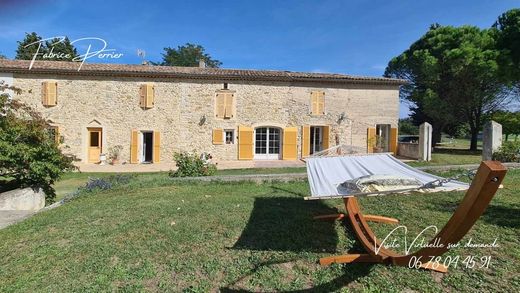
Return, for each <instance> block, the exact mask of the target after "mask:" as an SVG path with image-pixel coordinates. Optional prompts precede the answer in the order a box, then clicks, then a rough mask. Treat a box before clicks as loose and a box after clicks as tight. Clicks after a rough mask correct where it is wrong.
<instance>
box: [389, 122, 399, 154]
mask: <svg viewBox="0 0 520 293" xmlns="http://www.w3.org/2000/svg"><path fill="white" fill-rule="evenodd" d="M397 137H398V136H397V128H390V151H391V152H392V153H394V155H397Z"/></svg>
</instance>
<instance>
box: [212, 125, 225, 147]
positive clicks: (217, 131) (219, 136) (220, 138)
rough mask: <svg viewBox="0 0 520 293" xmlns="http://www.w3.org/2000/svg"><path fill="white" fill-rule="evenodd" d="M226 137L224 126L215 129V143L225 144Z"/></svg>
mask: <svg viewBox="0 0 520 293" xmlns="http://www.w3.org/2000/svg"><path fill="white" fill-rule="evenodd" d="M223 143H224V137H223V134H222V128H215V129H213V144H223Z"/></svg>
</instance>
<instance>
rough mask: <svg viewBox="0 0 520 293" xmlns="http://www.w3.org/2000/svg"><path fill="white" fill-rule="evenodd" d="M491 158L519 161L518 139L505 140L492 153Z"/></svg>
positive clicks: (519, 146) (519, 148)
mask: <svg viewBox="0 0 520 293" xmlns="http://www.w3.org/2000/svg"><path fill="white" fill-rule="evenodd" d="M493 160H497V161H501V162H518V163H520V141H517V142H515V141H506V142H504V143H503V144H502V146H501V147H500V148H499V149H498V151H496V152H494V153H493Z"/></svg>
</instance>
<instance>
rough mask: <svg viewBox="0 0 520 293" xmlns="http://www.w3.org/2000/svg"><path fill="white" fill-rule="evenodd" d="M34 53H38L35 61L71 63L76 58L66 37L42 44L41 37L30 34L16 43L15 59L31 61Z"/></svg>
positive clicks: (76, 54)
mask: <svg viewBox="0 0 520 293" xmlns="http://www.w3.org/2000/svg"><path fill="white" fill-rule="evenodd" d="M38 47H40V49H39V50H38ZM36 52H38V55H37V56H36V60H51V61H72V59H73V58H74V57H77V56H78V52H77V50H76V48H75V47H74V45H72V44H71V42H70V40H69V38H68V37H64V38H53V39H51V40H47V41H45V42H43V41H42V37H40V36H39V35H38V34H37V33H35V32H32V33H30V34H29V33H26V34H25V38H24V39H23V40H22V41H19V42H18V49H17V50H16V57H15V59H20V60H32V59H33V58H34V54H36Z"/></svg>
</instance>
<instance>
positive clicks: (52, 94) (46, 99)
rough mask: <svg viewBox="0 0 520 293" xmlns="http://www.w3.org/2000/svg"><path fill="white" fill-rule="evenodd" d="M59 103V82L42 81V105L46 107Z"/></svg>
mask: <svg viewBox="0 0 520 293" xmlns="http://www.w3.org/2000/svg"><path fill="white" fill-rule="evenodd" d="M57 104H58V83H57V82H55V81H44V82H43V83H42V105H44V106H46V107H52V106H56V105H57Z"/></svg>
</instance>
